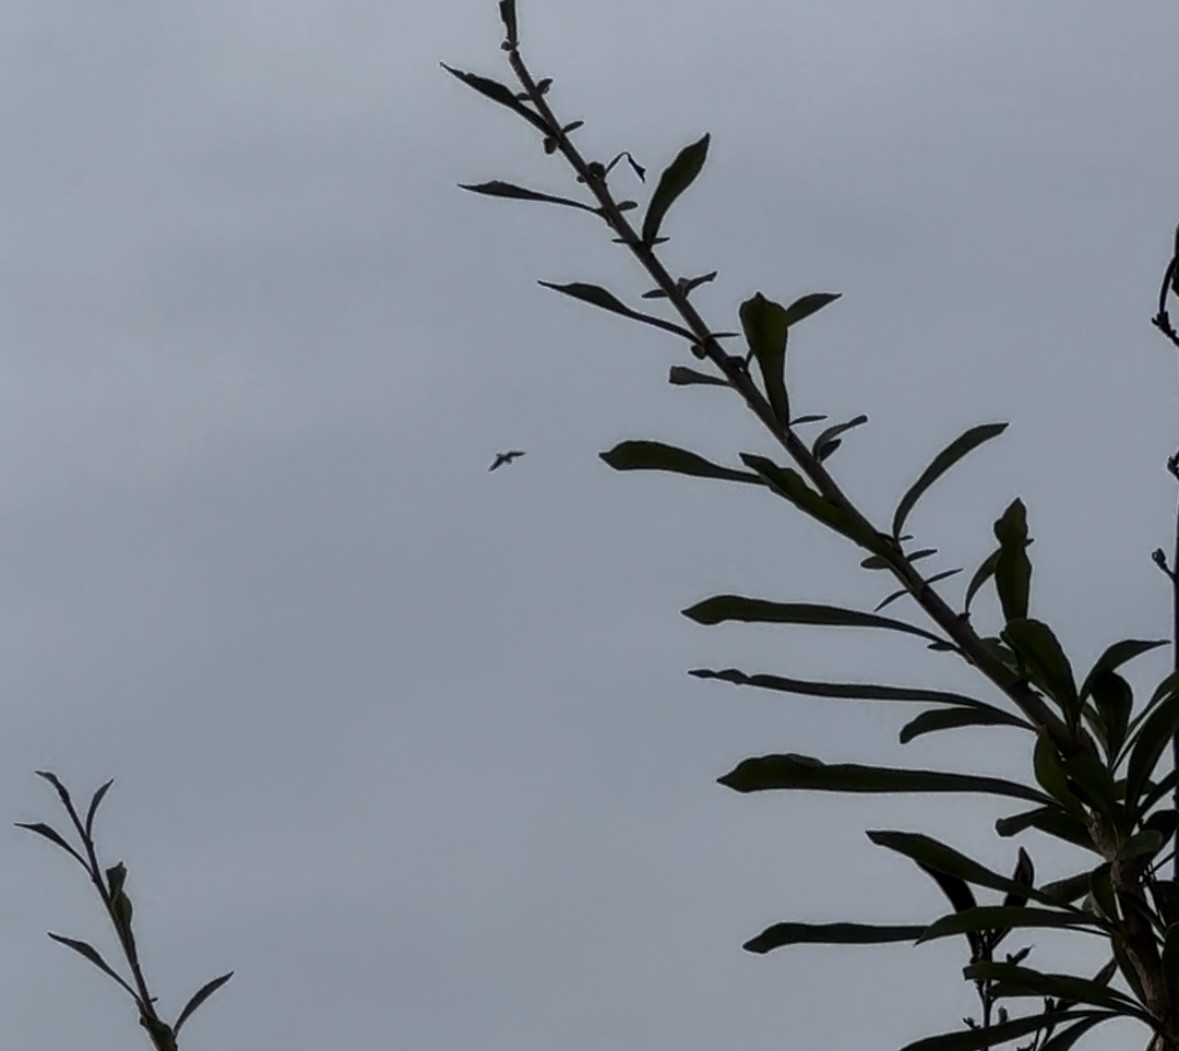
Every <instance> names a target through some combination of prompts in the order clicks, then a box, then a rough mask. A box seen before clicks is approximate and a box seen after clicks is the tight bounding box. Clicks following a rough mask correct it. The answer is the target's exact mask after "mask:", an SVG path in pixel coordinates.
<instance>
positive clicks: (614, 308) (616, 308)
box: [537, 281, 696, 340]
mask: <svg viewBox="0 0 1179 1051" xmlns="http://www.w3.org/2000/svg"><path fill="white" fill-rule="evenodd" d="M537 284H538V285H543V286H544V287H545V288H551V289H552V290H553V291H554V292H562V293H564V294H565V295H567V296H572V297H573V298H574V299H580V300H582V302H585V303H591V304H592V305H593V306H596V307H601V308H602V309H603V310H609V311H611V312H612V313H615V314H621V315H622V316H623V317H628V318H630V319H631V320H633V321H641V322H642V323H643V324H644V325H652V326H653V327H655V328H659V329H663V331H665V332H671V333H673V334H675V335H677V336H682V337H683V338H684V339H687V340H694V339H695V338H696V337H695V336H693V335H692V333H691V332H689V331H688V330H687V329H686V328H682V327H681V326H679V325H673V324H672V323H671V322H670V321H664V320H663V318H658V317H654V316H653V315H651V314H642V313H640V312H639V311H637V310H631V309H630V307H628V306H626V304H624V303H623V302H622V301H621V300H620V299H619V298H618V297H617V296H615V295H613V294H611V293H610V292H607V291H606V289H604V288H602V287H601V286H600V285H591V284H587V283H586V282H584V281H573V282H570V283H569V284H567V285H555V284H553V283H552V282H551V281H538V282H537Z"/></svg>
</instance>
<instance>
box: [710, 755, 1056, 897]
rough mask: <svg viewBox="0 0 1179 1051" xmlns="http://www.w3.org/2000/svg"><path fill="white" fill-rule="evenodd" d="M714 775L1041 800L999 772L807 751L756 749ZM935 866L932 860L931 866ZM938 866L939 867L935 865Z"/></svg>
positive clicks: (783, 785)
mask: <svg viewBox="0 0 1179 1051" xmlns="http://www.w3.org/2000/svg"><path fill="white" fill-rule="evenodd" d="M717 781H718V782H719V783H720V784H722V785H724V786H725V787H726V788H731V789H733V790H734V791H736V792H766V791H777V790H784V789H786V790H794V791H811V792H849V793H853V792H854V793H873V794H876V793H888V794H891V793H906V792H977V793H980V794H984V795H994V796H1003V797H1007V798H1011V799H1028V800H1032V801H1034V802H1041V801H1042V800H1043V798H1044V797H1043V795H1042V794H1041V793H1040V792H1037V791H1036V790H1035V789H1033V788H1029V787H1027V785H1021V784H1017V783H1016V782H1014V781H1007V780H1005V779H1003V778H999V777H980V776H976V775H973V774H955V773H949V772H946V771H942V770H906V769H899V768H896V767H887V766H861V765H859V764H856V763H830V764H828V763H824V762H822V761H821V760H819V759H815V758H813V757H812V756H808V755H796V754H788V755H762V756H756V757H754V758H751V759H745V760H743V761H742V762H740V763H738V764H737V766H736V767H735V768H734V769H733V770H731V771H730V772H729V773H727V774H725V776H724V777H719V778H717ZM935 867H936V866H935ZM939 871H941V870H939ZM950 874H951V875H955V873H950Z"/></svg>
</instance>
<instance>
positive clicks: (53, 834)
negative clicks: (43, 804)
mask: <svg viewBox="0 0 1179 1051" xmlns="http://www.w3.org/2000/svg"><path fill="white" fill-rule="evenodd" d="M15 824H16V827H17V828H25V829H28V830H29V831H30V832H35V833H36V834H37V835H38V836H42V837H44V838H45V839H47V840H49V842H50V843H54V844H56V845H57V846H59V847H61V849H62V850H64V851H65V852H66V853H67V854H70V855H71V856H72V857H73V858H74V860H75V861H77V862H78V864H79V865H81V866H82V867H83V868H87V865H86V862H85V860H84V859H83V857H82V855H81V854H79V853H78V852H77V851H76V850H75V849H74V848H73V847H71V846H70V845H69V843H67V842H66V841H65V837H63V836H62V834H61V833H60V832H58V831H57V829H55V828H54V827H53V826H52V825H47V824H45V822H44V821H37V822H35V823H33V824H27V823H25V822H24V821H17V822H15Z"/></svg>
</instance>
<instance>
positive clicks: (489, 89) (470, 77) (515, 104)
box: [438, 62, 552, 135]
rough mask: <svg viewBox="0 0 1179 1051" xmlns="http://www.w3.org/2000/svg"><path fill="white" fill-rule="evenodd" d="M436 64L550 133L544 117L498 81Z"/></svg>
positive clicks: (481, 93)
mask: <svg viewBox="0 0 1179 1051" xmlns="http://www.w3.org/2000/svg"><path fill="white" fill-rule="evenodd" d="M438 64H439V65H440V66H441V67H442V68H443V69H445V70H446V72H447V73H449V74H451V75H452V76H455V77H458V79H459V80H461V81H462V82H463V83H464V84H466V85H467V86H468V87H471V88H474V89H475V90H476V91H477V92H479V94H480V95H485V96H486V97H487V98H489V99H491V100H492V101H493V102H498V103H499V104H500V105H501V106H507V108H508V109H510V110H512V111H513V112H515V113H517V114H519V115H520V116H521V117H523V118H524V119H525V120H526V121H528V123H529V124H531V125H532V126H533V127H535V128H537V129H539V130H540V131H542V132H544V133H545V134H546V135H551V134H552V128H550V127H549V126H548V124H546V123H545V121H544V118H542V117H541V116H540V115H539V114H537V113H534V112H533V111H532V110H530V109H529V108H528V107H527V106H525V105H524V104H523V103H522V102H521V101H520V100H519V99H518V98H516V96H515V95H513V94H512V92H511V91H510V90H508V89H507V88H506V87H504V85H503V84H501V83H499V81H497V80H492V79H491V78H490V77H481V76H479V74H477V73H467V72H465V71H464V70H461V69H455V68H454V67H453V66H448V65H447V64H446V63H445V62H439V63H438Z"/></svg>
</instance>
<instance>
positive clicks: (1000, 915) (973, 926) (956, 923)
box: [918, 905, 1103, 943]
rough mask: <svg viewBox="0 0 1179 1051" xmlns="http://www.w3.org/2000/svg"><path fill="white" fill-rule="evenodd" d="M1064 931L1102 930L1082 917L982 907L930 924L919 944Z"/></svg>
mask: <svg viewBox="0 0 1179 1051" xmlns="http://www.w3.org/2000/svg"><path fill="white" fill-rule="evenodd" d="M1065 927H1071V928H1075V929H1078V930H1090V931H1092V932H1093V933H1094V934H1099V933H1101V932H1102V930H1103V925H1102V924H1101V923H1100V922H1099V921H1098V920H1097V919H1095V918H1094V917H1093V916H1089V915H1087V914H1085V913H1077V912H1063V911H1061V910H1058V909H1036V908H1028V907H1019V906H1013V905H981V906H979V907H977V908H973V909H968V910H966V911H964V912H954V913H951V914H950V915H948V916H943V917H942V918H941V919H940V920H937V921H936V922H934V923H931V924H930V925H929V926H928V927H927V928H926V929H925V930H924V931H922V933H921V937H920V938H919V939H918V942H919V943H920V942H929V941H935V940H937V939H938V938H949V937H952V936H954V935H958V934H966V933H969V932H975V933H977V932H979V931H1000V930H1025V929H1033V928H1065Z"/></svg>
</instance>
